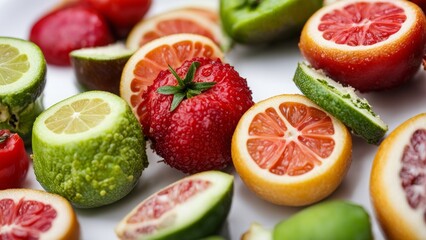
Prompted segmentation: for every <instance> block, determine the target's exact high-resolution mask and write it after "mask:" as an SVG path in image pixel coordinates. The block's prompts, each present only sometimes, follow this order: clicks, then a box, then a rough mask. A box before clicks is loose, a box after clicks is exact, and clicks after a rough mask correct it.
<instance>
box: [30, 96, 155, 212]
mask: <svg viewBox="0 0 426 240" xmlns="http://www.w3.org/2000/svg"><path fill="white" fill-rule="evenodd" d="M32 141H33V163H34V172H35V175H36V178H37V181H38V182H39V183H40V184H41V185H42V186H43V187H44V188H45V189H46V190H47V191H49V192H53V193H57V194H59V195H62V196H63V197H65V198H67V199H68V200H69V201H70V202H71V203H73V204H74V205H75V206H76V207H81V208H89V207H98V206H102V205H106V204H110V203H112V202H115V201H117V200H119V199H121V198H122V197H124V196H125V195H127V194H128V193H129V192H130V191H131V190H132V189H133V187H134V186H135V184H136V183H137V181H138V179H139V177H140V176H141V174H142V170H143V169H144V168H145V167H147V165H148V161H147V157H146V153H145V140H144V137H143V133H142V129H141V125H140V124H139V122H138V121H137V119H136V117H135V116H134V115H133V113H132V110H131V109H130V107H129V106H128V105H127V103H126V102H125V101H124V100H123V99H121V98H120V97H118V96H117V95H114V94H112V93H108V92H103V91H88V92H84V93H80V94H77V95H75V96H72V97H70V98H68V99H65V100H63V101H61V102H59V103H57V104H55V105H53V106H52V107H50V108H48V109H47V110H46V111H44V112H43V113H42V114H40V115H39V116H38V117H37V119H36V121H35V123H34V128H33V138H32Z"/></svg>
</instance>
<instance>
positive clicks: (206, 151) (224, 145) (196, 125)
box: [141, 58, 253, 173]
mask: <svg viewBox="0 0 426 240" xmlns="http://www.w3.org/2000/svg"><path fill="white" fill-rule="evenodd" d="M193 61H198V62H199V63H200V67H199V68H198V69H197V71H196V73H195V77H194V82H212V81H213V82H216V84H215V85H214V86H213V87H212V88H210V89H209V90H207V91H205V92H203V93H201V94H200V95H197V96H195V97H192V98H189V99H185V100H183V101H182V102H181V103H180V104H179V106H178V107H177V108H176V109H175V110H174V111H173V112H170V111H169V110H170V106H171V102H172V98H173V96H171V95H163V94H159V93H157V89H158V88H159V87H161V86H165V85H173V86H175V85H177V80H176V78H175V77H174V76H173V75H172V74H171V73H170V72H169V71H168V70H166V71H162V72H160V73H159V75H158V77H157V78H156V79H155V80H154V83H153V84H152V85H151V86H150V87H148V89H147V91H146V92H145V93H144V98H145V99H144V101H143V102H142V105H144V106H145V107H144V110H145V111H146V113H147V114H146V117H145V118H143V119H141V123H142V126H143V128H144V132H145V134H146V136H148V138H150V140H151V141H152V147H153V149H154V150H155V151H156V152H157V154H159V155H160V156H161V157H163V158H164V161H165V162H166V163H167V164H168V165H170V166H171V167H174V168H176V169H178V170H181V171H182V172H184V173H196V172H201V171H205V170H213V169H223V168H225V167H226V166H228V165H229V164H230V163H231V139H232V134H233V132H234V129H235V127H236V125H237V123H238V120H239V119H240V117H241V116H242V114H243V113H244V112H245V111H246V110H247V109H248V108H250V107H251V106H252V105H253V100H252V96H251V90H250V89H249V87H248V86H247V82H246V80H245V79H244V78H242V77H240V76H239V74H238V73H237V72H236V71H235V70H234V68H233V67H232V66H230V65H229V64H224V63H222V62H221V61H220V60H219V59H216V60H210V59H207V58H195V59H192V60H188V61H186V62H184V63H183V65H182V66H181V67H180V68H177V69H176V72H177V73H178V74H179V76H181V77H183V76H185V75H186V73H187V71H188V69H189V67H190V65H191V63H192V62H193Z"/></svg>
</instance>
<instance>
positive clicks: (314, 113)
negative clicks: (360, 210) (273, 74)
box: [232, 94, 352, 206]
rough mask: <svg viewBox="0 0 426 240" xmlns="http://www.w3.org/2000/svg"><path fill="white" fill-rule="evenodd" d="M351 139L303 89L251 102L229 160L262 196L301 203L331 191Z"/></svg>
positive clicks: (344, 169) (346, 160) (340, 175)
mask: <svg viewBox="0 0 426 240" xmlns="http://www.w3.org/2000/svg"><path fill="white" fill-rule="evenodd" d="M351 151H352V139H351V136H350V133H349V132H348V130H347V128H346V127H345V126H344V125H343V124H342V123H341V122H340V121H339V120H337V119H336V118H334V117H333V116H331V115H330V114H328V113H327V112H325V111H324V110H323V109H321V108H320V107H319V106H317V105H316V104H314V103H313V102H311V101H310V100H309V99H308V98H306V97H304V96H302V95H297V94H296V95H279V96H275V97H272V98H269V99H266V100H263V101H261V102H258V103H256V104H255V105H254V106H253V107H252V108H251V109H249V110H248V111H247V112H246V113H245V114H244V115H243V117H242V118H241V120H240V121H239V123H238V125H237V128H236V130H235V132H234V136H233V139H232V160H233V162H234V165H235V168H236V170H237V172H238V174H239V175H240V176H241V179H242V180H243V181H244V183H245V184H246V185H247V186H248V188H250V189H251V190H252V191H254V192H255V193H256V194H258V195H259V196H260V197H261V198H263V199H265V200H267V201H270V202H272V203H275V204H280V205H291V206H302V205H307V204H311V203H314V202H317V201H319V200H321V199H323V198H325V197H326V196H328V195H330V194H331V193H332V192H333V191H334V190H335V189H336V188H337V186H338V185H339V184H340V182H341V181H342V179H343V178H344V176H345V174H346V172H347V170H348V168H349V166H350V163H351Z"/></svg>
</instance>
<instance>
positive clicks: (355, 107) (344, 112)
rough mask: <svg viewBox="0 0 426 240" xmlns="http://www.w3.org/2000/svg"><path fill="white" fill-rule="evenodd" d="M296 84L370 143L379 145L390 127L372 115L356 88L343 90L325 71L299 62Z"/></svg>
mask: <svg viewBox="0 0 426 240" xmlns="http://www.w3.org/2000/svg"><path fill="white" fill-rule="evenodd" d="M293 81H294V82H295V83H296V85H297V87H298V88H299V89H300V91H301V92H302V93H303V94H304V95H305V96H306V97H308V98H309V99H311V100H312V101H313V102H315V103H316V104H318V105H319V106H320V107H322V108H323V109H324V110H326V111H327V112H329V113H330V114H331V115H333V116H334V117H336V118H337V119H339V120H340V121H342V122H343V123H344V124H345V125H346V126H347V127H349V128H350V129H351V130H352V132H353V133H354V134H356V135H359V136H361V137H362V138H364V139H365V140H367V142H368V143H372V144H377V143H378V142H379V141H380V140H381V139H382V138H383V136H384V135H385V133H386V131H387V130H388V126H387V125H386V124H385V123H384V122H383V121H382V120H381V119H380V117H379V116H378V115H377V114H376V113H374V112H373V110H372V107H371V106H370V104H369V103H368V102H367V100H366V99H361V98H360V97H358V96H357V95H356V94H355V92H354V90H353V88H351V87H344V86H343V85H341V84H340V83H338V82H336V81H334V80H332V79H331V78H329V77H327V76H326V75H325V74H324V73H323V72H322V71H320V70H316V69H314V68H312V67H310V66H308V65H306V64H305V63H299V64H298V66H297V69H296V73H295V75H294V78H293Z"/></svg>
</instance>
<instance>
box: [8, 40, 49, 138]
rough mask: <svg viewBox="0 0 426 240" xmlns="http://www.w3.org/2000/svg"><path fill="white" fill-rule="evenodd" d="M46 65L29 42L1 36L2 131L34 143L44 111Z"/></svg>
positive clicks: (40, 54)
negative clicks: (33, 132) (33, 135)
mask: <svg viewBox="0 0 426 240" xmlns="http://www.w3.org/2000/svg"><path fill="white" fill-rule="evenodd" d="M45 76H46V62H45V60H44V56H43V53H42V52H41V50H40V49H39V47H38V46H37V45H35V44H33V43H31V42H29V41H26V40H22V39H18V38H8V37H0V128H2V129H9V130H11V131H13V132H16V133H18V134H19V135H20V136H21V137H22V138H23V139H24V140H25V143H26V144H29V143H30V140H31V129H32V125H33V122H34V120H35V118H36V117H37V116H38V114H39V113H40V112H41V111H42V110H43V104H42V99H41V95H42V92H43V90H44V87H45V84H46V78H45Z"/></svg>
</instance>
